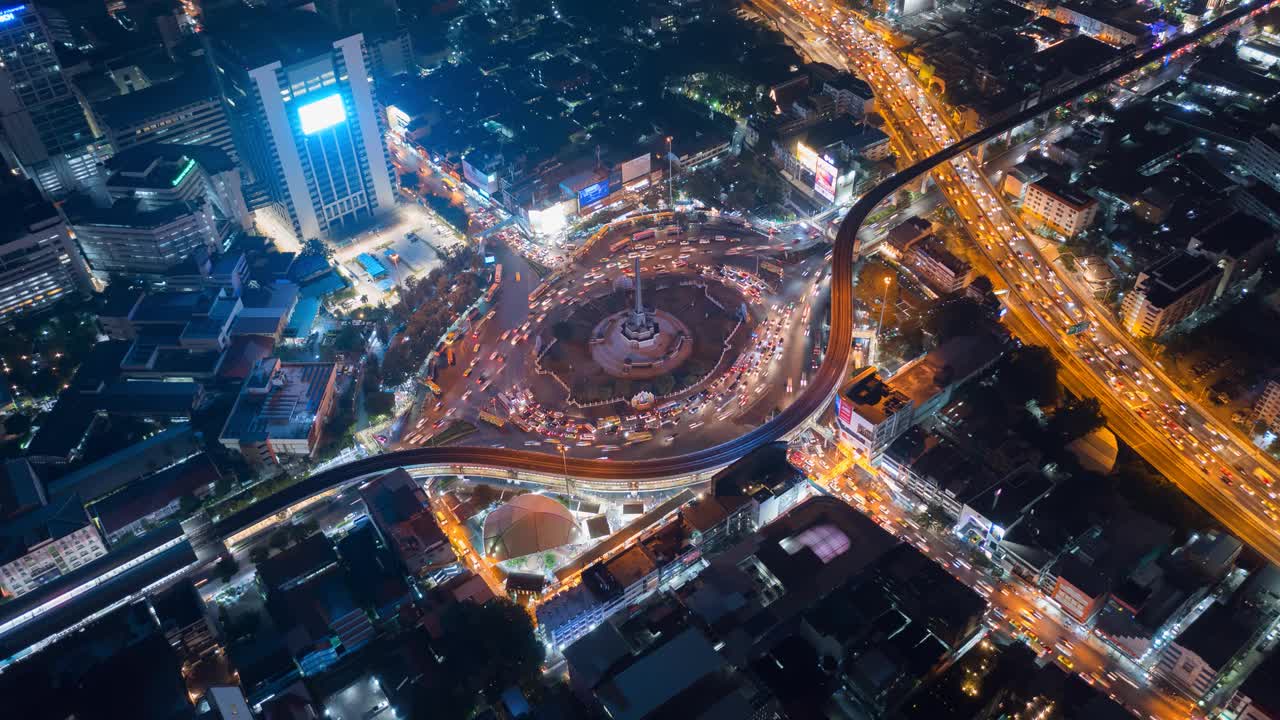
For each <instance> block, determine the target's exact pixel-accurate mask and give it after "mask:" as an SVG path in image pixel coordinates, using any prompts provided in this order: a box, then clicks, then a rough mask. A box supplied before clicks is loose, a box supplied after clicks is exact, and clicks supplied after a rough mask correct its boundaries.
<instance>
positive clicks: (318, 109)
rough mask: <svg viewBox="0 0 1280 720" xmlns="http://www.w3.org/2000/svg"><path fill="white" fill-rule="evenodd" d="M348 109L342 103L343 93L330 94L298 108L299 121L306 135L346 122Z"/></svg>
mask: <svg viewBox="0 0 1280 720" xmlns="http://www.w3.org/2000/svg"><path fill="white" fill-rule="evenodd" d="M346 119H347V109H346V107H344V106H343V104H342V96H341V95H337V94H334V95H330V96H329V97H325V98H320V99H319V100H316V101H314V102H309V103H307V104H306V105H303V106H302V107H300V108H298V122H299V123H301V124H302V132H303V134H304V135H311V134H313V133H318V132H320V131H321V130H325V129H327V128H331V127H333V126H334V125H337V124H339V123H342V122H345V121H346Z"/></svg>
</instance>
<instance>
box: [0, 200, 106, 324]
mask: <svg viewBox="0 0 1280 720" xmlns="http://www.w3.org/2000/svg"><path fill="white" fill-rule="evenodd" d="M0 207H3V208H4V221H3V222H2V223H0V321H2V320H7V319H8V318H9V317H10V316H11V315H14V314H16V313H22V312H30V311H32V310H40V309H42V308H46V307H48V306H50V305H52V304H53V303H55V302H57V301H59V300H61V299H62V298H64V297H70V296H72V295H74V294H75V292H76V291H77V290H84V291H87V290H88V289H89V284H88V283H89V274H88V272H87V271H86V268H85V264H84V258H83V257H81V255H80V250H79V248H77V247H76V245H75V243H74V242H73V241H72V240H71V234H70V232H68V229H67V222H66V220H65V219H64V218H63V217H62V215H61V214H60V213H59V212H58V210H57V208H55V207H54V206H53V205H51V204H50V203H49V202H48V201H47V200H45V199H44V198H43V197H41V196H40V193H39V192H38V191H37V190H36V188H35V186H34V185H33V184H32V183H30V182H28V181H15V182H13V183H9V184H8V186H7V187H5V188H0Z"/></svg>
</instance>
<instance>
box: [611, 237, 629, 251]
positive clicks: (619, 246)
mask: <svg viewBox="0 0 1280 720" xmlns="http://www.w3.org/2000/svg"><path fill="white" fill-rule="evenodd" d="M630 244H631V238H622V239H621V240H619V241H618V242H616V243H614V244H612V245H610V246H609V252H611V253H616V252H618V251H619V250H622V249H623V248H625V247H626V246H628V245H630Z"/></svg>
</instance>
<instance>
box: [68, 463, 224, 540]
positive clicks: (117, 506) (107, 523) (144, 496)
mask: <svg viewBox="0 0 1280 720" xmlns="http://www.w3.org/2000/svg"><path fill="white" fill-rule="evenodd" d="M219 477H221V474H220V473H219V472H218V467H217V466H216V465H214V463H213V460H212V459H210V457H209V456H208V455H206V454H204V453H200V454H198V455H195V456H193V457H191V458H188V459H186V460H184V461H182V462H180V463H178V464H176V465H172V466H170V467H167V468H165V469H163V470H161V471H159V472H157V473H153V474H152V475H150V476H149V477H145V478H143V479H141V480H138V481H136V482H132V483H129V484H128V485H126V486H125V487H124V488H122V489H120V490H118V491H116V492H113V493H111V494H110V495H107V496H106V497H104V498H102V499H101V500H99V501H97V502H95V503H93V505H91V506H90V508H89V509H90V512H92V513H93V515H94V516H95V517H96V518H97V519H98V522H99V523H100V526H101V527H102V530H103V532H105V533H107V534H108V535H110V534H111V533H113V532H116V531H117V530H120V529H121V528H123V527H125V526H127V525H129V524H131V523H134V522H137V521H138V520H140V519H142V518H144V517H146V516H147V515H149V514H151V513H153V512H156V511H157V510H160V509H161V508H163V507H165V506H166V505H168V504H169V503H171V502H173V501H175V500H179V499H180V498H182V497H183V496H184V495H194V493H195V492H196V490H199V489H202V488H204V487H207V486H209V485H212V484H213V483H215V482H216V481H217V480H218V478H219Z"/></svg>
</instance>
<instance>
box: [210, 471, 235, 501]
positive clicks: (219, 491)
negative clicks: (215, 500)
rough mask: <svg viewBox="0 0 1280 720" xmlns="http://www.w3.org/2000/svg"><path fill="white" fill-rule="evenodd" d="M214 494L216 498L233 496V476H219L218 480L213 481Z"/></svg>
mask: <svg viewBox="0 0 1280 720" xmlns="http://www.w3.org/2000/svg"><path fill="white" fill-rule="evenodd" d="M213 494H214V496H215V497H224V496H226V495H230V494H231V475H219V476H218V479H217V480H214V481H213Z"/></svg>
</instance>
